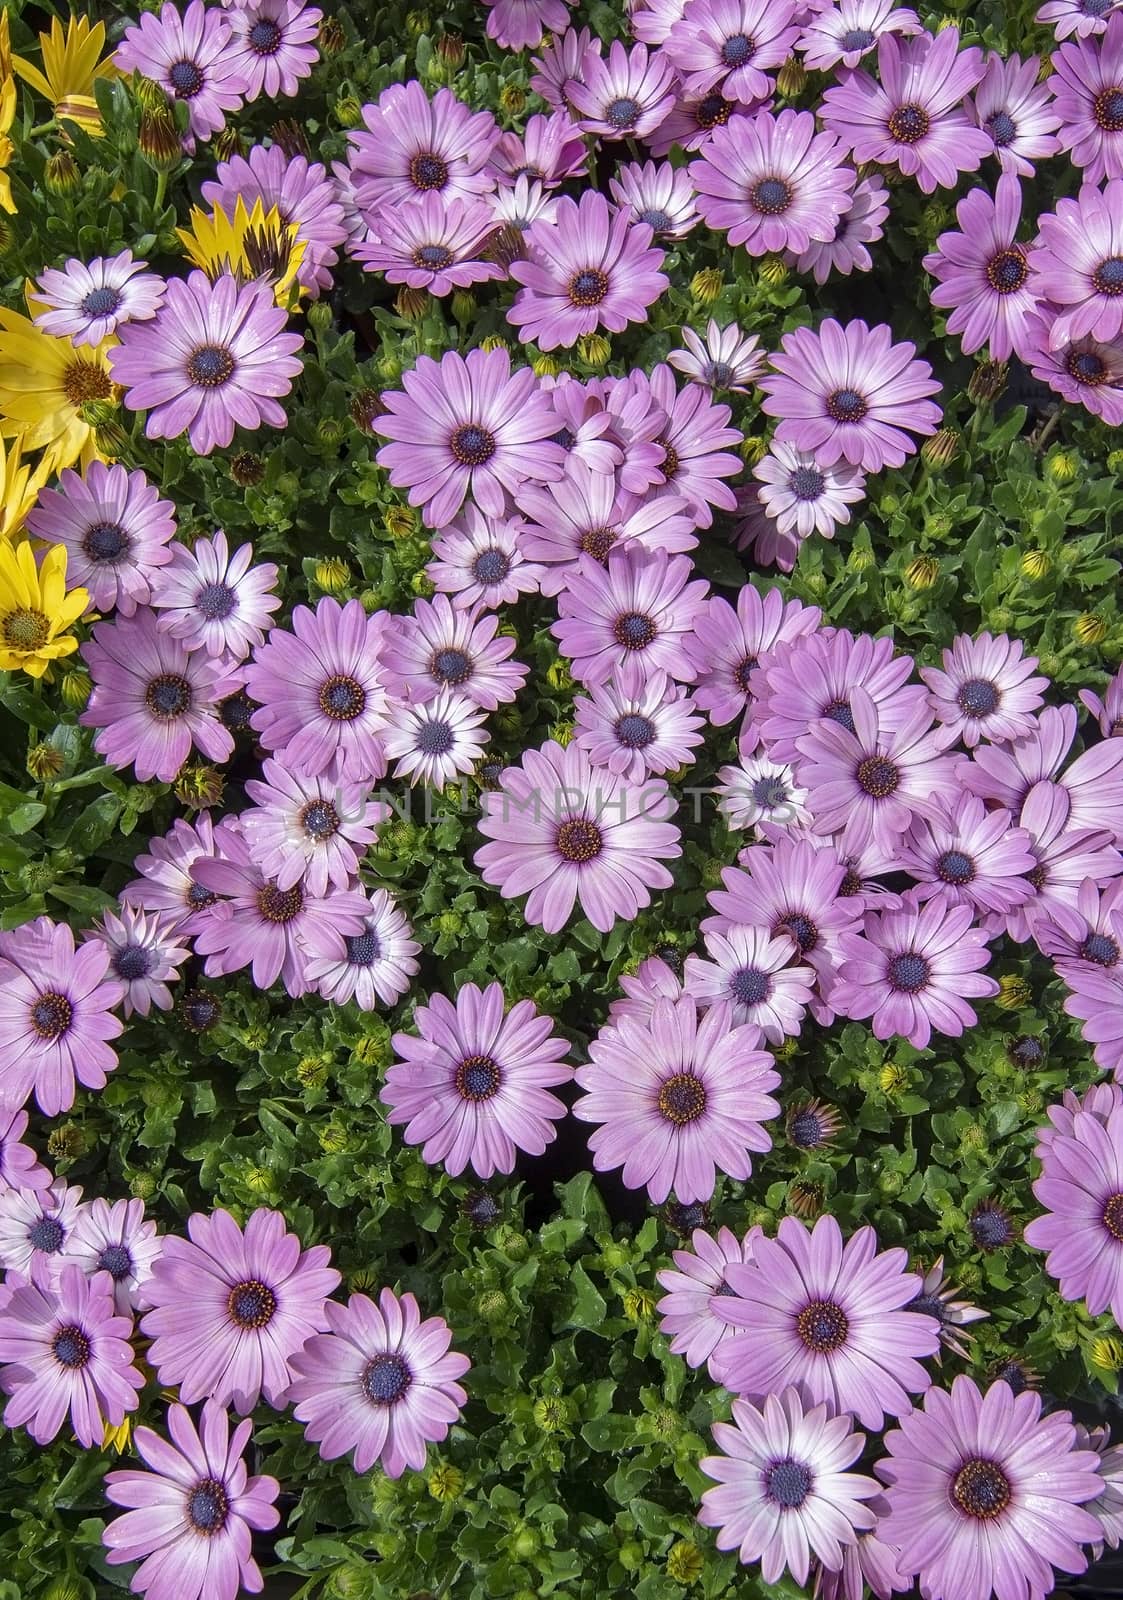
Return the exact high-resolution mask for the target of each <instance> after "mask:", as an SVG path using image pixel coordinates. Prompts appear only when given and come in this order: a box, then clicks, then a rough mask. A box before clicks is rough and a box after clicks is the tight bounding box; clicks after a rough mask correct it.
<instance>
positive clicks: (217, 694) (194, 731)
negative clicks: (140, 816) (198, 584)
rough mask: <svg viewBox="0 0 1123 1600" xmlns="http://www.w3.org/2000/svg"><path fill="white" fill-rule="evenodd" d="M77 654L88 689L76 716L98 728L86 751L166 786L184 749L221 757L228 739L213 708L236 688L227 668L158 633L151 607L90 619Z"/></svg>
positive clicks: (225, 756) (230, 748)
mask: <svg viewBox="0 0 1123 1600" xmlns="http://www.w3.org/2000/svg"><path fill="white" fill-rule="evenodd" d="M82 656H83V658H84V659H85V662H86V665H87V666H88V667H89V670H90V677H91V678H92V679H93V685H94V687H93V693H92V694H91V696H90V703H89V705H88V706H87V707H86V709H85V711H83V712H82V715H81V716H80V717H79V719H78V720H79V722H81V724H82V726H83V727H84V728H98V729H99V730H100V732H99V733H98V734H97V735H96V737H95V738H94V749H95V750H97V751H98V753H99V754H100V755H102V756H104V757H105V759H106V761H108V762H109V764H110V766H112V767H118V768H119V767H127V766H130V765H131V766H133V767H134V769H135V771H136V775H137V780H138V781H139V782H140V783H147V782H148V781H149V779H151V778H158V779H159V780H160V782H161V783H171V781H172V779H173V778H174V777H175V776H176V774H177V773H178V772H179V771H180V769H181V768H182V766H183V764H184V762H185V761H186V760H187V758H188V756H189V755H190V754H191V750H192V746H195V747H197V748H198V749H200V750H201V751H202V752H203V754H204V755H205V756H206V757H207V758H208V759H209V760H211V761H218V762H223V761H229V759H230V757H231V756H232V755H233V753H234V738H233V735H232V734H231V733H230V732H229V731H228V729H226V728H224V727H223V725H222V723H221V722H220V720H219V716H218V710H217V707H218V702H219V701H220V700H221V699H222V698H223V697H224V695H227V694H229V693H230V692H231V689H232V688H233V687H236V685H234V684H232V682H231V679H230V668H229V667H228V666H227V665H226V664H225V663H224V662H222V661H220V660H214V659H211V658H208V657H207V656H205V655H204V654H202V653H201V652H199V651H194V652H189V650H188V647H187V645H185V644H184V643H183V642H182V641H181V640H179V639H173V638H172V637H171V635H170V634H167V633H164V632H162V631H161V630H160V627H159V625H158V621H157V617H156V614H155V612H153V611H150V610H148V609H144V610H142V611H138V612H137V613H136V615H135V616H133V617H122V618H120V619H119V620H118V621H116V622H100V623H98V625H97V627H96V628H95V629H94V630H93V637H92V638H91V639H90V640H89V641H88V642H87V643H86V644H84V645H83V646H82Z"/></svg>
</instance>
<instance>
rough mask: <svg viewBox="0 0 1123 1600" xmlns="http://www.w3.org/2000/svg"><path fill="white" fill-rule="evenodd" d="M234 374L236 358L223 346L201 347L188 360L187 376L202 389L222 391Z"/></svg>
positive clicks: (208, 345)
mask: <svg viewBox="0 0 1123 1600" xmlns="http://www.w3.org/2000/svg"><path fill="white" fill-rule="evenodd" d="M233 372H234V357H233V356H232V355H231V354H230V351H229V350H226V349H224V348H223V346H222V345H218V344H204V345H200V347H199V348H198V350H194V351H192V353H191V355H190V356H188V358H187V376H188V378H190V380H191V382H192V383H194V384H197V385H198V387H199V388H201V389H220V388H221V387H222V385H223V384H224V383H226V382H227V381H228V380H229V379H230V377H231V376H232V375H233Z"/></svg>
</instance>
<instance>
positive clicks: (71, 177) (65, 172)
mask: <svg viewBox="0 0 1123 1600" xmlns="http://www.w3.org/2000/svg"><path fill="white" fill-rule="evenodd" d="M80 177H81V173H80V172H79V170H78V163H77V162H76V161H75V159H74V157H73V156H72V155H71V154H70V151H69V150H56V151H55V153H54V155H53V156H50V157H48V159H47V166H46V169H45V171H44V173H43V182H44V184H45V185H46V187H47V188H48V189H49V190H50V192H51V194H73V192H74V190H75V189H77V187H78V180H79V178H80Z"/></svg>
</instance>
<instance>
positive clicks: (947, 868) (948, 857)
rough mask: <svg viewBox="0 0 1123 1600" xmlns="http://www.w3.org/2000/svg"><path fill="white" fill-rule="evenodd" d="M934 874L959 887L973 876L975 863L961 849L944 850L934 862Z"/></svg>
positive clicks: (968, 881) (943, 880)
mask: <svg viewBox="0 0 1123 1600" xmlns="http://www.w3.org/2000/svg"><path fill="white" fill-rule="evenodd" d="M936 874H937V876H938V877H939V878H940V879H941V881H942V882H944V883H950V884H953V885H954V886H955V887H957V888H959V887H961V886H962V885H963V884H965V883H970V882H971V879H972V878H973V877H974V876H975V863H974V862H973V861H972V860H971V857H970V856H969V855H966V854H965V853H964V851H962V850H945V851H944V853H943V855H942V856H941V857H940V859H939V860H938V861H937V862H936Z"/></svg>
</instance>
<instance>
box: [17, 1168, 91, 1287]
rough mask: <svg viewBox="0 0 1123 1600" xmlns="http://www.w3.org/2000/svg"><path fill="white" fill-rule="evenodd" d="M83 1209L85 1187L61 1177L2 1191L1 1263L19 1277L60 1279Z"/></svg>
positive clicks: (51, 1281) (49, 1280) (47, 1280)
mask: <svg viewBox="0 0 1123 1600" xmlns="http://www.w3.org/2000/svg"><path fill="white" fill-rule="evenodd" d="M83 1210H84V1206H83V1204H82V1191H81V1189H79V1188H77V1187H76V1186H75V1187H73V1188H68V1187H67V1185H66V1183H65V1182H64V1181H63V1179H62V1178H56V1179H55V1180H54V1182H53V1183H51V1184H49V1185H48V1186H47V1187H46V1188H43V1189H38V1188H36V1189H5V1190H4V1192H3V1193H2V1194H0V1267H3V1268H4V1269H5V1271H6V1272H9V1273H14V1274H15V1275H17V1276H18V1277H20V1278H27V1279H30V1278H36V1279H38V1278H42V1279H43V1280H44V1281H45V1282H47V1283H53V1282H54V1281H55V1279H57V1277H58V1275H59V1272H60V1270H61V1268H62V1265H63V1252H64V1251H65V1249H66V1246H67V1244H68V1242H69V1240H70V1237H71V1235H72V1233H73V1231H74V1229H75V1227H76V1226H77V1224H78V1219H79V1217H80V1216H81V1214H82V1211H83Z"/></svg>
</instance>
